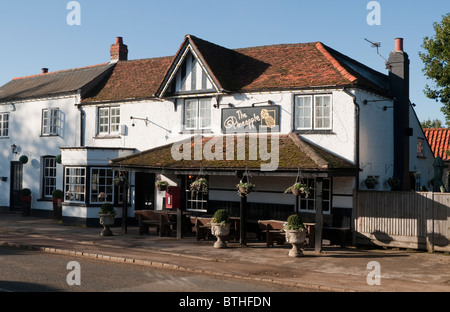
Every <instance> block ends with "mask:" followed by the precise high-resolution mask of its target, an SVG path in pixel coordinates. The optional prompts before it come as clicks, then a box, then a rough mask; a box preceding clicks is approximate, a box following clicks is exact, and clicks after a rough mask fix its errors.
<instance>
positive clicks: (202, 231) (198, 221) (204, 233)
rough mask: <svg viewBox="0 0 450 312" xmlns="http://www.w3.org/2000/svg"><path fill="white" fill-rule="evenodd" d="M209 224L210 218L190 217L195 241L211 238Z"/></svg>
mask: <svg viewBox="0 0 450 312" xmlns="http://www.w3.org/2000/svg"><path fill="white" fill-rule="evenodd" d="M210 222H211V218H202V217H191V224H192V230H193V231H194V232H195V237H196V238H197V241H199V240H201V239H205V240H206V239H210V238H211V237H212V234H211V224H210Z"/></svg>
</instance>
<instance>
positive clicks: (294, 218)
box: [285, 214, 305, 230]
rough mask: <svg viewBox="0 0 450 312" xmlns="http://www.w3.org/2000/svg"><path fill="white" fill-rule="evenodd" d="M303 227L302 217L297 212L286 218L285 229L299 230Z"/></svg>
mask: <svg viewBox="0 0 450 312" xmlns="http://www.w3.org/2000/svg"><path fill="white" fill-rule="evenodd" d="M304 228H305V226H304V225H303V220H302V217H301V216H300V215H299V214H293V215H290V216H289V218H288V219H287V224H286V226H285V229H286V230H300V229H304Z"/></svg>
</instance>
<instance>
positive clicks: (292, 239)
mask: <svg viewBox="0 0 450 312" xmlns="http://www.w3.org/2000/svg"><path fill="white" fill-rule="evenodd" d="M285 232H286V242H287V243H288V244H291V245H292V249H291V250H290V251H289V257H301V256H303V251H302V249H301V247H302V246H303V245H304V244H305V242H306V229H299V230H285Z"/></svg>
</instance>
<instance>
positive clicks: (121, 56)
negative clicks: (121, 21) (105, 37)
mask: <svg viewBox="0 0 450 312" xmlns="http://www.w3.org/2000/svg"><path fill="white" fill-rule="evenodd" d="M127 60H128V47H127V46H126V45H125V44H123V38H122V37H117V38H116V43H115V44H113V45H112V46H111V62H118V61H127Z"/></svg>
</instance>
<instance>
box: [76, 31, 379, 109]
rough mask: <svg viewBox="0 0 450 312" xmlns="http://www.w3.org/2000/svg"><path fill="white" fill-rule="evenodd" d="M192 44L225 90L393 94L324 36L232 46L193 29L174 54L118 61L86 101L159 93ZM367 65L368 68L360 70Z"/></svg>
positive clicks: (128, 97) (368, 71) (371, 72)
mask: <svg viewBox="0 0 450 312" xmlns="http://www.w3.org/2000/svg"><path fill="white" fill-rule="evenodd" d="M188 43H189V44H191V46H193V48H194V49H196V52H197V53H198V54H199V57H200V58H201V59H202V60H203V62H204V63H205V66H206V68H207V70H208V71H209V72H210V74H211V75H212V77H213V79H215V81H216V82H217V83H218V85H219V87H220V88H221V89H222V90H224V91H232V92H250V91H270V90H284V89H298V88H320V87H333V86H334V87H342V86H355V87H356V86H359V87H362V88H366V89H370V90H372V91H375V92H379V93H383V94H387V89H386V88H383V87H382V86H381V87H380V85H379V84H377V83H375V82H374V81H372V79H371V77H377V79H379V80H386V79H387V76H386V75H383V74H381V73H378V72H376V71H374V70H372V69H370V68H368V67H364V65H362V64H359V63H358V62H356V61H353V60H352V59H350V58H348V57H344V56H343V55H341V54H339V53H338V52H337V51H335V50H333V49H331V48H329V47H327V46H325V45H324V44H322V43H320V42H314V43H303V44H281V45H271V46H261V47H253V48H243V49H234V50H232V49H227V48H224V47H221V46H219V45H216V44H214V43H211V42H208V41H205V40H203V39H200V38H197V37H195V36H192V35H187V36H186V38H185V40H184V42H183V44H182V45H181V47H180V49H179V50H178V52H177V54H176V55H175V56H173V57H164V58H157V59H147V60H137V61H123V62H118V63H117V66H116V67H115V69H114V71H113V74H112V75H111V77H110V78H109V79H108V80H107V81H105V83H104V84H103V85H102V86H100V87H101V88H102V89H100V90H98V91H97V92H96V93H94V94H90V95H89V96H88V97H87V98H85V99H84V100H83V102H99V101H119V100H126V99H142V98H148V97H151V96H152V95H156V94H157V93H158V92H159V91H161V88H160V87H161V86H163V85H164V84H165V82H166V81H167V79H169V77H170V75H171V74H172V72H171V71H174V70H176V66H175V65H176V63H177V60H178V59H179V57H180V54H181V53H182V52H183V48H185V47H186V45H187V44H188ZM354 64H358V66H356V65H355V66H353V65H354ZM360 68H363V70H359V69H360Z"/></svg>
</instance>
